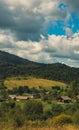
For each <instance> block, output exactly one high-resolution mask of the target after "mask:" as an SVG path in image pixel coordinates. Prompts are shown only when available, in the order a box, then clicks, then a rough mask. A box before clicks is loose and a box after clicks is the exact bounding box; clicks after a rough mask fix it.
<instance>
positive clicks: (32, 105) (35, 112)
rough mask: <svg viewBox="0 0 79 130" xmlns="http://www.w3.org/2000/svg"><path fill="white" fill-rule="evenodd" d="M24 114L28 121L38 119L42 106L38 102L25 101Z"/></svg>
mask: <svg viewBox="0 0 79 130" xmlns="http://www.w3.org/2000/svg"><path fill="white" fill-rule="evenodd" d="M24 113H25V115H26V117H27V118H28V119H31V120H36V119H40V118H41V116H42V114H43V105H42V103H41V102H38V101H27V102H26V104H25V107H24Z"/></svg>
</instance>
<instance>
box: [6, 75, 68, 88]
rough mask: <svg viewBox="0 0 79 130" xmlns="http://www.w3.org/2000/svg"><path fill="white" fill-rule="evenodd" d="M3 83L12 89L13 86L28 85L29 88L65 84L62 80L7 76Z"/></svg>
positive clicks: (63, 85)
mask: <svg viewBox="0 0 79 130" xmlns="http://www.w3.org/2000/svg"><path fill="white" fill-rule="evenodd" d="M4 84H5V86H6V87H7V88H8V89H12V88H14V87H19V86H28V87H30V88H33V87H36V88H39V86H42V87H45V88H49V89H50V87H51V86H56V85H57V86H61V87H65V86H67V85H66V84H65V83H62V82H58V81H52V80H46V79H39V78H34V77H28V78H25V77H20V78H8V79H6V80H5V81H4Z"/></svg>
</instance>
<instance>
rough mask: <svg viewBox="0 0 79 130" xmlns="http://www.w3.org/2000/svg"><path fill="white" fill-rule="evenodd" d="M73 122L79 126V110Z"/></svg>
mask: <svg viewBox="0 0 79 130" xmlns="http://www.w3.org/2000/svg"><path fill="white" fill-rule="evenodd" d="M73 122H74V124H76V125H79V110H77V111H76V112H75V113H74V115H73Z"/></svg>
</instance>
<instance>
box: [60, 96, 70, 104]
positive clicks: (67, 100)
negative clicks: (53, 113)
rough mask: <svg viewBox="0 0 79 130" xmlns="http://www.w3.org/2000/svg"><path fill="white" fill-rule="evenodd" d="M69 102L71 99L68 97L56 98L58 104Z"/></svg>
mask: <svg viewBox="0 0 79 130" xmlns="http://www.w3.org/2000/svg"><path fill="white" fill-rule="evenodd" d="M71 101H72V100H71V98H70V97H68V96H61V97H60V98H58V102H62V103H70V102H71Z"/></svg>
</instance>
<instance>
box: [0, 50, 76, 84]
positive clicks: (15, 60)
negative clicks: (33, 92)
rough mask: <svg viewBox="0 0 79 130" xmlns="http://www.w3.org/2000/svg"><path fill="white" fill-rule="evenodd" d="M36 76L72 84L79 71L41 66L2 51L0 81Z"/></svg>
mask: <svg viewBox="0 0 79 130" xmlns="http://www.w3.org/2000/svg"><path fill="white" fill-rule="evenodd" d="M18 75H21V76H29V75H31V76H35V77H40V78H45V79H52V80H58V81H63V82H66V83H70V82H71V81H72V80H75V79H77V78H78V77H79V69H78V68H72V67H69V66H66V65H64V64H60V63H55V64H40V63H35V62H32V61H28V60H25V59H22V58H19V57H17V56H15V55H12V54H9V53H6V52H2V51H0V79H4V78H6V77H10V76H18Z"/></svg>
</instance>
